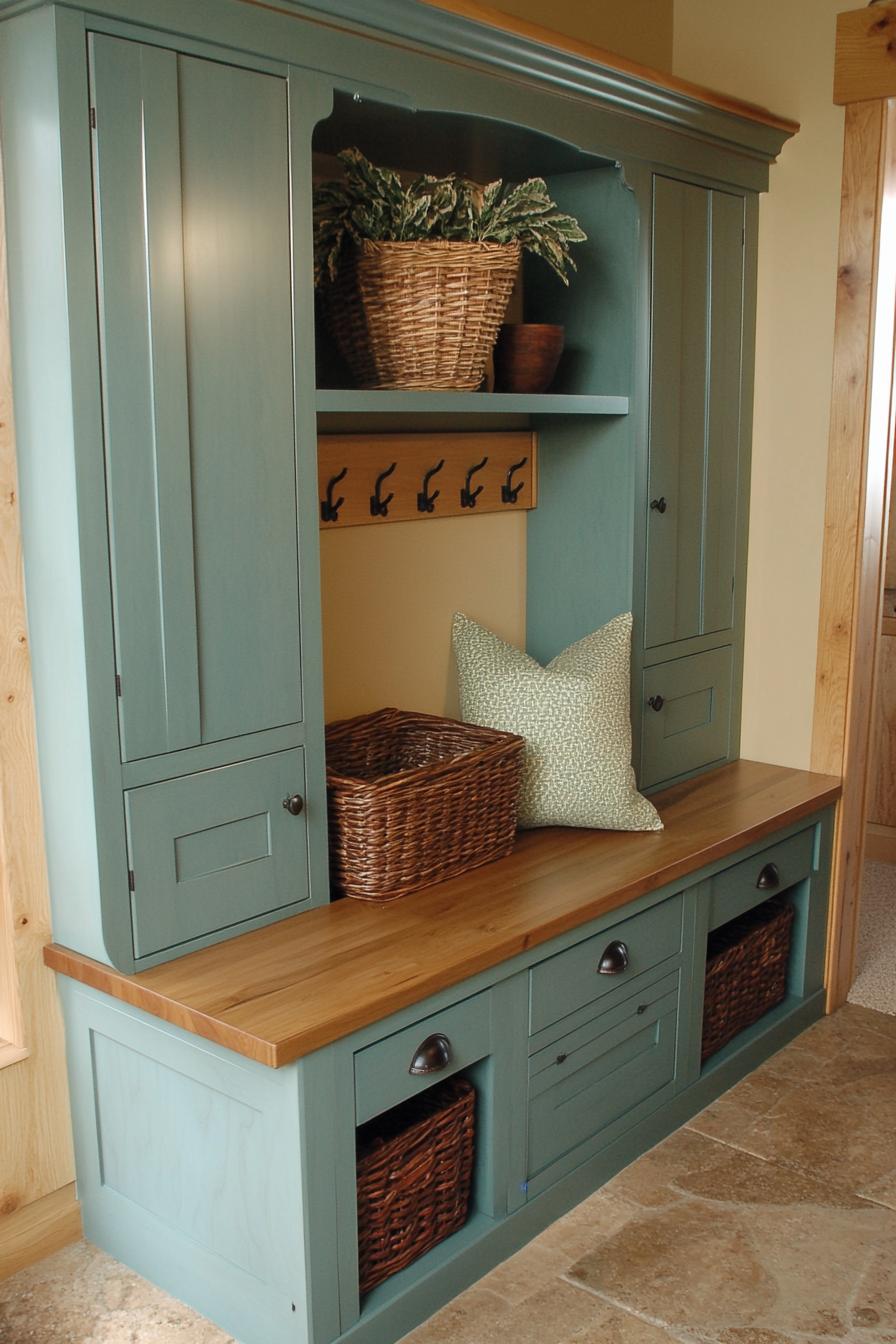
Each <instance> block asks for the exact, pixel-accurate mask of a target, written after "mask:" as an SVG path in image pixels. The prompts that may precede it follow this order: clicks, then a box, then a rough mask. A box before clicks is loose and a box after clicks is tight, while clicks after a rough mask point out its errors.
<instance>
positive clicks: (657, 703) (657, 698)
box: [647, 695, 666, 714]
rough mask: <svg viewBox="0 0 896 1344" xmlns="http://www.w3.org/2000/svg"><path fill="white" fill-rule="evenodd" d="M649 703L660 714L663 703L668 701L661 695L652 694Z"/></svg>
mask: <svg viewBox="0 0 896 1344" xmlns="http://www.w3.org/2000/svg"><path fill="white" fill-rule="evenodd" d="M647 703H648V705H649V706H650V708H651V709H652V710H654V711H655V712H656V713H657V714H659V712H660V710H661V709H662V707H663V705H664V704H665V703H666V702H665V700H664V699H663V697H662V696H661V695H652V696H651V697H650V699H649V700H648V701H647Z"/></svg>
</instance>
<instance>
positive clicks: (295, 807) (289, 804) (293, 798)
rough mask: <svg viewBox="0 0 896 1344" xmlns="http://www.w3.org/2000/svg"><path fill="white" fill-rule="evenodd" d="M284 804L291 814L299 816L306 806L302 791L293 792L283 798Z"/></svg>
mask: <svg viewBox="0 0 896 1344" xmlns="http://www.w3.org/2000/svg"><path fill="white" fill-rule="evenodd" d="M283 806H284V807H285V809H286V811H287V812H289V813H290V815H291V816H293V817H297V816H298V815H299V813H300V812H301V811H302V809H303V807H304V806H305V800H304V798H303V797H302V795H301V794H300V793H292V794H290V796H289V797H288V798H284V799H283Z"/></svg>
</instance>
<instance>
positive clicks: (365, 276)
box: [324, 239, 521, 392]
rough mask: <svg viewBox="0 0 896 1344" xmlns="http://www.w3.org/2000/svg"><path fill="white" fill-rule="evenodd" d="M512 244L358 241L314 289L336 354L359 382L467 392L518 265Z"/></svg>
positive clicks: (476, 381) (479, 376)
mask: <svg viewBox="0 0 896 1344" xmlns="http://www.w3.org/2000/svg"><path fill="white" fill-rule="evenodd" d="M520 252H521V249H520V244H519V243H453V242H446V241H442V240H438V239H436V240H433V241H429V240H425V241H422V242H412V243H393V242H373V241H370V240H364V241H362V242H361V243H359V244H357V245H356V246H354V247H353V248H351V249H350V250H349V252H348V255H347V256H346V257H345V259H344V261H343V262H342V263H341V265H340V268H339V274H338V276H337V278H336V280H335V281H334V282H333V283H332V284H330V285H327V286H326V288H325V290H324V311H325V313H326V318H327V324H328V326H329V327H330V330H331V332H332V334H333V337H334V339H335V341H336V344H337V346H338V347H339V351H340V354H341V355H342V357H343V359H344V360H345V361H346V363H347V364H348V366H349V369H350V370H351V372H352V375H353V377H354V378H355V380H356V382H357V384H358V386H359V387H362V388H393V389H406V390H410V391H424V390H437V389H439V388H443V389H451V390H455V391H471V392H475V391H476V389H477V388H479V387H480V386H481V384H482V381H483V379H484V378H485V371H486V364H487V362H488V357H489V355H490V354H491V351H492V348H493V346H494V344H495V341H496V339H497V336H498V331H499V329H500V326H501V322H502V321H503V318H504V313H505V310H506V308H507V303H508V300H509V299H510V293H511V290H512V289H513V286H514V282H515V280H516V276H517V273H518V271H519V263H520Z"/></svg>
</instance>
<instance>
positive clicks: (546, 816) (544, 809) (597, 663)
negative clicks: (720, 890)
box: [452, 612, 663, 831]
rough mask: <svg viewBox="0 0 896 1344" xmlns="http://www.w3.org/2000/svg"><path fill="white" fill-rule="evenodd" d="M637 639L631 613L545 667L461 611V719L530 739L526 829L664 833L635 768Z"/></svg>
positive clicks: (523, 804)
mask: <svg viewBox="0 0 896 1344" xmlns="http://www.w3.org/2000/svg"><path fill="white" fill-rule="evenodd" d="M631 638H632V617H631V613H630V612H626V613H625V614H624V615H622V616H616V617H615V618H614V619H613V620H612V621H609V622H608V623H607V624H606V625H604V626H601V628H600V630H596V631H595V632H594V634H593V635H586V636H585V638H584V639H580V640H579V641H578V642H577V643H576V644H571V645H570V646H569V648H568V649H564V650H563V652H562V653H558V655H557V657H556V658H554V659H552V660H551V662H549V663H548V665H547V667H542V665H541V663H538V662H536V661H535V659H534V658H530V657H529V655H528V654H526V653H523V652H522V650H521V649H516V648H514V647H513V645H512V644H506V643H505V642H504V640H503V639H499V638H498V636H497V635H494V634H492V632H491V631H490V630H486V629H485V627H484V626H481V625H477V623H476V622H475V621H471V620H470V619H469V618H468V617H467V616H462V615H461V614H460V613H459V612H458V613H456V614H455V617H454V625H453V630H452V643H453V645H454V656H455V658H456V660H457V675H458V689H459V691H460V712H461V718H463V719H465V720H466V721H467V722H468V723H475V724H479V725H480V727H483V728H500V729H503V730H504V731H505V732H508V733H518V734H519V736H520V737H523V738H525V740H526V752H525V758H524V766H523V785H522V793H521V796H520V813H519V824H520V826H522V827H534V826H589V827H594V828H597V829H601V830H608V831H660V830H662V828H663V823H662V821H661V820H660V818H659V814H658V813H657V810H656V808H655V807H654V806H653V804H652V803H650V802H648V800H647V799H646V798H644V797H643V796H642V795H641V794H640V793H639V792H638V790H637V788H636V787H635V772H634V770H633V769H632V766H631V754H632V727H631V720H630V718H629V662H630V656H631Z"/></svg>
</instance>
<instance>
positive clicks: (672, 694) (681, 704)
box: [640, 647, 733, 789]
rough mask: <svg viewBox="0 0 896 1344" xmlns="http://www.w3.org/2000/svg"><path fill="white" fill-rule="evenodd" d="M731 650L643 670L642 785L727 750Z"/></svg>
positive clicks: (695, 766) (658, 781)
mask: <svg viewBox="0 0 896 1344" xmlns="http://www.w3.org/2000/svg"><path fill="white" fill-rule="evenodd" d="M732 674H733V650H732V649H731V648H730V647H727V648H724V649H710V650H709V651H708V652H706V653H693V654H691V655H690V656H689V657H687V658H675V659H673V660H672V661H671V662H668V663H657V664H656V665H655V666H654V667H648V668H646V669H645V671H644V703H643V711H642V719H641V723H642V729H641V777H640V784H641V788H642V789H649V788H651V787H652V786H653V785H654V784H661V783H662V782H663V781H664V780H667V779H674V778H675V777H676V775H684V774H687V772H688V771H690V770H699V769H700V767H701V766H704V765H711V764H712V763H713V761H723V760H724V759H725V757H726V756H727V755H728V744H729V741H730V737H731V680H732Z"/></svg>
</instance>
